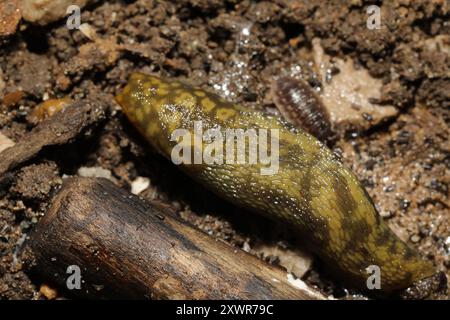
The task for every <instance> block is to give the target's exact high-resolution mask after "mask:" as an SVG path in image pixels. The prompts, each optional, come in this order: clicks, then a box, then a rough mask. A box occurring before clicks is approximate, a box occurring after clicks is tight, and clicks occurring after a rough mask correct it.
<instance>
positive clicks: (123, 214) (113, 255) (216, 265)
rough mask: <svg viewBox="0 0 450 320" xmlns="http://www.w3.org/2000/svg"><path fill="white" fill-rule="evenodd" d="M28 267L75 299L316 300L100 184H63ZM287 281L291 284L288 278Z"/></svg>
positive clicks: (279, 272) (277, 271)
mask: <svg viewBox="0 0 450 320" xmlns="http://www.w3.org/2000/svg"><path fill="white" fill-rule="evenodd" d="M23 259H24V260H25V262H26V266H27V268H28V269H31V270H32V271H33V270H34V271H36V272H38V273H40V274H41V275H43V276H44V277H45V278H46V279H47V280H49V281H50V282H52V283H56V284H58V285H59V286H61V287H62V288H64V287H65V285H66V279H67V277H69V276H70V274H67V273H66V270H67V268H68V266H70V265H77V266H79V268H80V269H81V277H82V280H83V283H82V286H81V289H80V290H72V292H74V293H75V294H77V295H81V296H82V297H88V298H127V299H145V298H151V299H324V298H325V297H324V296H323V295H321V294H320V293H318V292H317V291H315V290H312V289H310V288H308V287H306V286H305V288H301V287H298V286H297V287H295V286H294V285H292V284H291V283H290V280H289V277H288V274H287V272H286V271H285V270H283V269H281V268H280V267H276V266H272V265H269V264H267V263H265V262H264V261H262V260H260V259H258V258H256V257H255V256H252V255H250V254H248V253H246V252H244V251H242V250H240V249H236V248H233V247H231V246H230V245H228V244H226V243H224V242H222V241H218V240H215V239H213V238H212V237H210V236H208V235H207V234H205V233H203V232H202V231H200V230H198V229H196V228H194V227H192V226H190V225H188V224H187V223H186V222H183V221H182V220H180V219H179V218H178V217H177V216H176V215H175V214H174V213H173V212H172V211H170V210H169V209H168V208H167V207H164V206H162V205H161V204H157V203H149V202H146V201H143V200H142V199H140V198H139V197H138V196H135V195H133V194H131V193H129V192H127V191H125V190H123V189H121V188H119V187H117V186H115V185H114V184H113V183H112V182H110V181H108V180H106V179H103V178H97V179H95V178H72V179H69V180H68V181H66V182H65V184H64V186H63V188H62V189H61V191H60V192H59V193H58V195H57V196H56V197H55V199H54V201H53V204H52V206H51V208H50V210H49V211H48V212H47V214H46V215H45V216H44V217H43V218H42V219H41V220H40V221H39V223H38V226H37V228H36V229H35V230H34V231H33V233H32V234H31V236H30V239H29V240H28V241H27V243H26V245H25V249H24V252H23ZM291 280H292V279H291Z"/></svg>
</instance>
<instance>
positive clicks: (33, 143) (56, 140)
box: [0, 99, 108, 178]
mask: <svg viewBox="0 0 450 320" xmlns="http://www.w3.org/2000/svg"><path fill="white" fill-rule="evenodd" d="M107 107H108V105H107V104H105V102H104V101H101V100H90V99H86V100H83V101H79V102H75V103H74V104H72V105H70V106H68V107H67V108H66V109H65V110H62V111H60V112H58V113H56V114H55V115H54V116H52V117H50V118H49V119H47V120H44V121H43V122H41V123H40V124H38V125H37V126H36V127H35V128H33V130H31V132H29V133H28V134H27V135H25V136H24V137H23V138H22V139H21V141H20V142H18V143H16V144H15V145H14V146H12V147H9V148H8V149H5V150H3V151H2V152H0V178H1V177H2V175H3V174H4V173H6V172H7V171H9V170H12V169H14V168H16V167H17V166H19V165H20V164H22V163H23V162H25V161H28V160H30V159H31V158H33V157H34V156H36V155H37V154H38V153H39V152H40V151H41V150H42V149H43V148H45V147H47V146H52V145H62V144H66V143H68V142H71V141H72V140H74V139H75V138H76V137H77V136H79V135H80V134H81V133H82V132H84V131H85V130H86V129H87V128H92V127H93V126H95V125H96V124H98V123H99V122H100V121H102V120H104V119H105V117H106V115H105V111H106V109H107Z"/></svg>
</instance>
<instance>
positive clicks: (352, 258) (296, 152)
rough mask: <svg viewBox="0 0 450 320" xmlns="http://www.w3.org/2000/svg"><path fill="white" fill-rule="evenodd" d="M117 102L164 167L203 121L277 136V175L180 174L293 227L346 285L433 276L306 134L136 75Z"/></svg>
mask: <svg viewBox="0 0 450 320" xmlns="http://www.w3.org/2000/svg"><path fill="white" fill-rule="evenodd" d="M116 99H117V101H118V103H119V104H120V105H121V106H122V109H123V111H124V112H125V114H126V115H127V117H128V118H129V120H130V121H131V122H132V123H133V124H134V125H135V126H136V128H137V129H138V130H139V131H140V132H141V133H142V134H143V135H144V136H145V137H146V138H147V140H148V141H149V142H150V144H151V145H152V146H153V147H154V148H156V149H157V150H158V151H159V152H160V153H161V154H163V155H164V156H166V157H167V158H169V159H170V157H171V152H172V150H173V148H174V147H175V146H176V145H177V141H172V138H171V137H172V132H173V131H174V130H176V129H178V128H184V129H187V130H191V131H192V130H193V127H194V122H195V121H202V123H203V128H204V130H206V129H210V128H218V129H219V130H221V131H225V130H226V129H229V128H233V129H238V128H244V129H246V128H266V129H278V130H279V131H278V132H279V170H278V172H277V173H276V174H273V175H262V174H261V171H260V169H261V166H263V165H262V164H259V163H258V164H251V165H250V164H247V165H243V164H232V163H231V164H228V163H226V162H224V163H223V164H206V163H201V164H180V167H181V168H182V169H183V170H184V171H185V172H187V173H188V174H189V175H191V176H192V177H194V178H195V179H196V180H198V181H199V182H201V183H202V184H204V185H205V186H207V187H208V188H209V189H211V190H213V191H214V192H215V193H217V194H218V195H219V196H221V197H223V198H226V199H228V200H229V201H231V202H233V203H234V204H236V205H238V206H241V207H245V208H248V209H250V210H253V211H255V212H258V213H261V214H264V215H266V216H268V217H271V218H273V219H278V220H280V219H281V220H283V221H284V222H286V223H288V224H289V225H291V226H293V227H294V228H295V230H296V231H297V232H299V233H300V235H301V236H302V237H303V238H304V239H305V245H306V246H307V248H308V249H309V250H311V252H313V253H315V254H317V255H318V256H319V258H320V259H321V260H322V261H323V262H324V263H325V264H326V266H327V267H328V269H329V270H330V271H332V272H334V273H335V274H337V275H338V276H339V278H340V279H342V280H343V281H345V283H347V284H348V285H351V286H354V287H357V288H360V289H366V290H367V285H366V283H367V278H368V277H369V276H370V275H371V273H368V272H367V271H366V268H368V267H369V266H371V265H376V266H378V267H379V268H380V277H381V289H380V290H378V292H380V291H381V292H382V293H390V292H393V291H397V290H400V289H404V288H406V287H408V286H410V285H411V284H412V283H414V282H416V281H418V280H421V279H423V278H426V277H429V276H431V275H433V274H434V269H433V266H432V264H431V263H430V262H428V261H425V260H423V259H422V258H421V257H420V256H419V255H418V253H417V252H416V251H414V250H413V249H411V248H410V247H408V245H406V244H405V243H404V242H403V241H401V240H400V239H399V238H397V236H395V234H394V233H393V232H392V231H391V230H390V229H389V227H388V226H387V224H386V223H384V222H383V220H382V219H381V218H380V216H379V215H378V213H377V211H376V209H375V207H374V204H373V203H372V201H371V199H370V197H369V196H368V194H367V192H366V191H365V189H364V188H363V187H362V185H361V184H360V183H359V181H358V180H357V178H356V177H355V175H354V174H353V173H352V172H351V171H350V170H348V169H347V168H345V167H344V166H343V165H342V164H341V163H340V162H339V161H338V160H336V158H335V156H334V155H333V153H332V152H331V151H330V150H329V149H328V148H327V147H326V146H324V145H323V144H322V143H321V142H319V141H318V140H317V139H316V138H314V137H313V136H311V135H310V134H308V133H306V132H304V131H302V130H300V129H297V128H295V127H294V126H292V125H290V124H288V123H286V122H284V121H283V120H281V119H279V118H278V117H275V116H273V115H268V114H265V113H263V112H259V111H254V110H251V109H249V108H244V107H242V106H238V105H234V104H232V103H229V102H226V101H225V100H223V99H222V98H220V97H219V96H217V95H215V94H212V93H209V92H206V91H204V90H201V89H196V88H193V87H191V86H188V85H186V84H183V83H180V82H178V81H172V80H166V79H161V78H158V77H154V76H150V75H145V74H140V73H135V74H133V75H132V76H131V78H130V81H129V83H128V85H127V86H126V87H125V88H124V90H123V92H122V93H121V94H119V95H118V96H117V97H116ZM203 147H205V148H206V145H205V143H204V145H203ZM193 152H195V150H193Z"/></svg>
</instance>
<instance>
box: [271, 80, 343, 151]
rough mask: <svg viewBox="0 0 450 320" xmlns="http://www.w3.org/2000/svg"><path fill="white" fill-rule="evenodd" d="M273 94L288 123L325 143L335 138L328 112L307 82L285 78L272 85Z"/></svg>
mask: <svg viewBox="0 0 450 320" xmlns="http://www.w3.org/2000/svg"><path fill="white" fill-rule="evenodd" d="M271 94H272V97H273V101H274V103H275V105H276V107H277V109H278V110H279V111H280V113H281V115H282V116H283V117H284V118H285V119H286V120H287V121H289V122H291V123H293V124H294V125H295V126H297V127H299V128H302V129H304V130H305V131H307V132H308V133H310V134H312V135H313V136H315V137H316V138H317V139H319V140H320V141H322V142H324V143H328V142H331V140H332V139H333V138H334V134H333V130H332V126H331V122H330V116H329V114H328V111H327V110H326V109H325V106H324V105H323V103H322V101H321V100H320V98H319V97H318V96H317V94H316V93H315V92H314V91H313V89H312V88H311V87H310V86H309V85H308V84H307V83H306V82H305V81H303V80H299V79H294V78H292V77H289V76H283V77H281V78H279V79H277V80H275V81H274V82H273V83H272V86H271Z"/></svg>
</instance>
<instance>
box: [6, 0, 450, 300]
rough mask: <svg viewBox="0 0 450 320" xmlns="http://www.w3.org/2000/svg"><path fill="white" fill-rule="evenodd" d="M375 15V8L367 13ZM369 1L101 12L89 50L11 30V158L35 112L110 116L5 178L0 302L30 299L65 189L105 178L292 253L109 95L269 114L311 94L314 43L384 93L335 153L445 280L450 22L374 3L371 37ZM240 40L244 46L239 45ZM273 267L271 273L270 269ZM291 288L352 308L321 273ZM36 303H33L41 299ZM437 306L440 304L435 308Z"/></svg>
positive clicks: (438, 12) (24, 28)
mask: <svg viewBox="0 0 450 320" xmlns="http://www.w3.org/2000/svg"><path fill="white" fill-rule="evenodd" d="M374 3H378V4H379V2H376V1H374ZM367 5H368V4H367V2H366V1H359V0H354V1H341V0H339V1H337V0H336V1H331V0H330V1H318V0H314V1H306V0H305V1H304V0H299V1H290V0H272V1H259V2H256V1H246V0H244V1H239V0H228V1H215V0H214V1H207V0H182V1H149V0H137V1H108V2H99V3H95V5H93V6H90V7H87V8H84V9H83V10H82V17H81V20H82V22H83V23H88V24H89V25H90V26H91V27H92V28H93V29H95V30H96V31H97V38H96V39H94V40H90V39H88V38H87V37H86V36H84V35H83V34H82V33H81V32H80V31H78V30H72V31H71V30H68V29H67V28H66V26H65V21H60V22H56V23H52V24H50V25H47V26H45V27H38V26H32V25H29V24H27V23H25V22H21V25H20V27H19V31H17V32H16V33H15V35H13V36H12V37H10V38H9V39H8V40H7V41H6V42H5V43H4V44H3V45H2V47H0V53H1V54H0V101H2V102H1V104H0V108H1V113H0V132H1V134H3V135H4V136H6V137H8V138H9V139H11V140H13V141H15V142H16V143H18V142H20V141H21V139H22V138H23V136H24V135H25V134H26V133H27V132H29V131H30V130H31V129H32V128H33V127H34V126H35V121H31V117H30V114H31V113H32V111H33V110H34V108H36V106H37V105H38V104H39V103H41V102H42V101H43V99H44V97H45V98H48V97H49V98H62V97H67V96H69V97H70V98H72V100H74V101H79V100H81V99H84V98H86V97H89V96H90V95H93V94H96V93H98V92H102V93H103V94H104V95H105V96H106V98H104V99H106V100H107V101H108V103H109V106H110V111H111V112H109V116H108V118H107V119H106V121H105V122H103V123H102V124H101V127H100V128H97V129H96V130H95V131H94V132H92V133H91V134H90V135H89V136H88V137H83V138H82V139H77V140H76V141H75V142H73V143H71V144H68V145H65V146H59V147H52V148H51V149H48V150H45V151H44V152H41V153H39V155H38V156H37V157H35V158H33V159H31V160H29V161H28V162H26V163H25V164H24V165H23V166H22V167H21V168H19V169H18V170H16V171H13V172H12V173H10V174H9V176H8V179H6V180H7V181H6V182H5V181H3V182H2V186H1V189H0V299H32V298H38V297H40V295H39V290H40V288H41V286H42V285H43V284H45V282H44V281H43V279H39V278H34V277H33V278H30V276H29V275H28V274H26V273H25V271H24V270H23V269H22V262H21V260H20V257H19V253H20V248H21V246H22V244H23V242H24V240H25V238H26V235H27V233H28V232H29V231H30V230H32V229H33V227H34V225H35V224H36V223H37V222H38V221H39V218H40V217H42V216H43V215H44V214H45V212H46V210H47V208H48V207H49V205H50V203H51V201H50V200H51V196H52V194H53V193H54V192H56V191H57V189H58V187H59V186H60V184H61V183H62V178H63V176H65V175H77V172H78V169H79V168H80V167H102V168H103V169H107V170H109V171H110V172H111V173H112V177H111V179H112V180H113V181H114V182H115V183H116V184H118V185H119V186H121V187H123V188H126V189H131V183H132V182H133V181H134V180H135V179H136V177H138V176H142V177H148V178H149V179H150V187H149V188H147V189H146V190H145V191H143V193H142V194H141V196H143V197H144V198H148V199H155V198H156V199H160V200H163V201H165V202H167V203H168V204H170V205H172V206H173V207H174V208H175V209H176V210H177V212H179V214H180V216H181V217H182V218H183V219H186V220H188V221H190V222H192V223H193V224H195V225H196V226H198V227H200V228H201V229H202V230H204V231H206V232H207V233H209V234H210V235H212V236H213V237H217V238H221V239H223V240H225V241H227V242H229V243H230V244H232V245H234V246H236V247H240V248H244V249H246V250H247V251H250V252H252V253H255V254H258V253H257V252H256V251H254V250H252V248H253V247H254V246H255V245H257V244H261V243H266V244H269V243H274V245H277V246H281V247H293V246H294V245H295V240H292V239H291V238H292V237H291V236H286V235H282V236H279V234H282V233H283V227H282V226H280V227H279V228H275V231H274V228H273V226H272V225H271V223H269V222H268V221H266V220H265V219H263V218H260V217H258V216H254V215H252V214H244V213H243V211H242V210H241V209H239V208H236V207H234V206H232V205H231V204H229V203H227V202H225V201H223V200H221V199H219V198H217V197H216V196H214V195H213V194H211V193H210V192H209V191H207V190H205V189H203V188H202V187H201V186H199V185H198V184H196V183H195V182H193V181H192V180H191V179H190V178H188V177H186V176H185V175H184V174H182V173H181V172H179V171H178V170H177V169H176V168H175V166H173V165H172V164H171V163H170V162H168V161H166V160H164V159H163V158H162V157H160V156H158V155H157V154H156V153H155V152H154V151H153V150H152V149H151V148H150V147H149V146H148V145H147V144H146V142H145V141H144V140H143V139H142V138H141V137H140V136H139V134H138V133H137V132H136V131H135V130H134V129H133V128H132V126H131V125H130V124H129V123H128V122H127V120H126V119H125V117H124V116H123V114H122V113H121V112H120V108H119V106H118V105H117V103H116V102H115V100H114V94H115V93H116V92H117V91H118V90H119V89H120V88H121V87H122V86H123V85H124V84H125V83H126V81H127V79H128V76H129V74H130V73H131V72H133V71H141V72H148V73H150V72H151V73H155V74H159V75H163V76H167V77H172V78H179V79H181V80H186V81H188V82H190V83H191V84H194V85H198V86H202V87H204V88H206V89H209V90H212V91H215V92H217V93H218V94H220V95H221V96H223V97H224V98H226V99H228V100H231V101H234V102H237V103H241V104H244V105H248V106H250V107H252V108H257V109H267V110H270V111H272V112H273V111H274V105H273V103H272V98H271V97H270V94H269V91H270V90H269V88H270V84H271V82H272V81H273V79H274V78H276V77H277V76H279V75H280V74H286V73H297V74H300V75H301V76H302V77H303V78H305V79H306V80H307V81H308V82H309V83H310V84H311V85H313V86H320V85H321V84H320V82H319V83H317V82H318V81H319V80H317V75H316V74H315V72H314V67H313V62H312V60H311V54H310V49H311V42H312V39H313V38H320V39H321V44H322V46H323V48H324V49H325V51H326V53H328V54H330V55H333V56H338V57H341V58H345V57H351V58H352V59H353V60H354V61H355V63H356V64H357V66H358V67H361V68H367V69H368V70H369V73H370V74H371V75H372V76H373V77H376V78H381V79H382V81H383V88H382V98H381V99H380V101H378V102H379V103H382V104H390V105H394V106H396V107H398V108H399V109H400V115H399V116H398V117H396V118H395V119H392V120H391V121H389V122H387V123H385V124H383V125H379V126H376V127H372V128H371V129H370V130H369V131H366V132H359V133H351V132H350V133H347V134H346V135H345V136H343V137H342V138H341V139H340V140H339V141H338V142H337V143H336V145H335V147H334V148H335V151H336V152H340V153H341V154H342V156H343V159H344V162H345V163H346V164H347V165H348V166H349V167H351V168H352V169H353V170H354V172H355V173H356V174H357V175H358V177H359V178H360V180H361V181H363V183H364V185H365V186H366V188H367V191H368V192H369V194H370V195H371V196H372V197H373V199H374V202H375V203H376V204H377V206H378V209H379V212H380V213H381V214H382V216H383V217H384V218H385V219H387V220H388V222H389V224H390V226H391V227H392V229H393V230H394V231H395V232H396V233H397V234H398V235H399V236H400V237H401V238H402V239H403V240H405V241H407V242H408V243H410V244H411V245H412V246H413V247H416V248H417V249H418V250H419V251H420V252H421V253H422V254H423V256H425V257H427V258H428V259H430V260H431V261H433V262H434V263H435V265H436V267H437V269H439V270H441V271H443V272H444V273H446V274H447V278H449V277H450V258H449V255H450V201H449V188H450V142H449V134H450V130H449V121H450V111H449V110H450V108H449V107H450V53H449V52H450V51H449V45H450V44H449V37H448V35H449V34H450V23H449V12H448V10H449V8H448V3H446V1H445V0H442V1H439V0H436V1H410V0H394V1H386V2H384V3H383V5H382V6H381V8H382V10H381V17H382V18H381V22H382V26H383V27H382V28H381V29H380V30H369V29H368V28H367V27H366V19H367V13H366V6H367ZM243 30H244V32H243ZM266 260H268V261H269V262H271V263H277V261H278V260H277V258H276V257H269V258H267V259H266ZM303 279H304V280H305V281H306V282H307V283H309V284H311V285H315V286H317V287H319V288H320V289H321V290H323V292H325V293H326V294H329V295H334V296H335V297H341V298H342V297H346V296H347V295H352V294H355V292H351V291H348V290H346V288H344V287H342V285H341V284H340V283H339V282H338V280H336V279H332V278H329V277H328V276H327V274H326V271H325V270H323V269H322V267H321V265H320V262H319V261H314V264H313V266H312V269H311V270H309V271H308V272H307V273H306V274H305V275H304V276H303ZM41 291H42V290H41ZM436 298H444V299H445V298H448V296H445V295H440V296H438V297H436Z"/></svg>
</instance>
